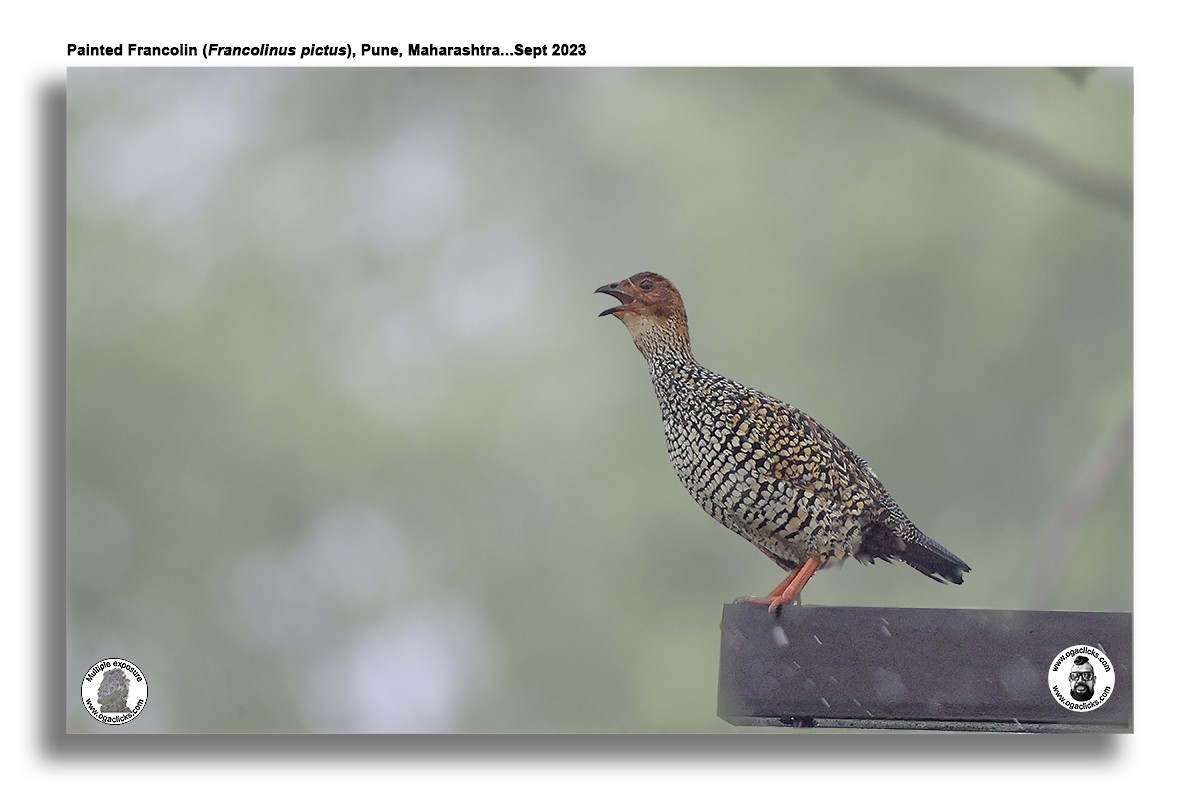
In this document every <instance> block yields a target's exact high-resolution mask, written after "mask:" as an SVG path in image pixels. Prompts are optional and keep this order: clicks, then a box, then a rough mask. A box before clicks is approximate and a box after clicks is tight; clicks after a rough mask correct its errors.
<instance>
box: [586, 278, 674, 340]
mask: <svg viewBox="0 0 1200 800" xmlns="http://www.w3.org/2000/svg"><path fill="white" fill-rule="evenodd" d="M596 291H597V292H598V293H603V294H607V295H609V296H611V297H613V298H615V299H616V300H618V301H620V303H621V304H620V305H619V306H614V307H613V308H609V309H605V310H604V311H601V312H600V316H602V317H603V316H607V315H609V314H612V315H613V316H614V317H616V318H617V319H619V320H621V322H623V323H624V324H625V327H626V328H628V329H629V333H630V335H632V336H633V343H634V344H635V345H637V348H638V350H641V351H642V354H643V355H646V356H649V355H650V354H651V353H652V352H658V351H661V350H663V349H664V348H666V349H671V350H679V351H681V352H682V354H684V355H688V356H690V355H691V348H690V345H689V342H688V327H687V312H685V311H684V310H683V298H681V297H680V296H679V290H678V289H676V288H675V284H673V283H671V282H670V281H669V280H667V279H666V278H664V277H663V276H662V275H658V274H656V273H653V272H639V273H638V274H637V275H634V276H632V277H629V278H626V279H625V280H623V281H618V282H617V283H608V284H605V285H604V286H601V287H600V288H599V289H597V290H596Z"/></svg>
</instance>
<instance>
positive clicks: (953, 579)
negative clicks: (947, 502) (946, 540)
mask: <svg viewBox="0 0 1200 800" xmlns="http://www.w3.org/2000/svg"><path fill="white" fill-rule="evenodd" d="M899 540H900V541H901V542H902V543H903V546H902V547H899V548H897V549H896V550H895V557H896V558H897V559H899V560H900V561H903V562H904V563H905V564H908V565H909V566H910V567H912V568H913V569H915V570H917V571H919V572H922V573H924V574H925V575H928V576H929V577H931V578H933V579H934V580H935V581H941V582H942V583H962V582H963V573H964V572H970V571H971V568H970V567H968V566H967V562H965V561H963V560H962V559H961V558H959V557H958V556H956V555H954V553H951V552H950V551H949V550H947V549H946V548H944V547H942V546H941V545H940V544H938V543H937V542H935V541H934V540H933V539H930V538H929V537H928V536H926V535H925V534H923V533H921V531H920V530H918V529H917V527H916V526H915V525H912V524H911V523H910V527H909V530H907V531H905V532H904V533H902V534H901V535H900V536H899Z"/></svg>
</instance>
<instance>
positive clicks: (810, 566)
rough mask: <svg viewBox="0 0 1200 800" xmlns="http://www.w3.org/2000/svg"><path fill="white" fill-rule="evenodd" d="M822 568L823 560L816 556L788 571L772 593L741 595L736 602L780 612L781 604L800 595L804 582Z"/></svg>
mask: <svg viewBox="0 0 1200 800" xmlns="http://www.w3.org/2000/svg"><path fill="white" fill-rule="evenodd" d="M820 568H821V561H820V559H818V558H817V557H816V556H813V557H812V558H810V559H808V560H807V561H805V562H804V563H803V564H801V565H800V566H798V567H796V568H795V569H794V570H792V571H791V572H789V573H788V576H787V577H786V578H784V579H783V580H782V581H781V582H780V583H779V585H778V586H776V587H775V588H774V589H772V590H771V593H770V594H768V595H767V596H766V597H739V598H738V599H737V600H734V601H733V602H735V603H758V604H760V605H765V606H766V607H767V611H768V612H769V613H771V614H778V613H779V609H780V607H781V606H783V605H785V604H787V603H790V602H792V601H793V600H795V599H796V598H797V597H799V596H800V590H801V589H803V588H804V584H806V583H808V579H809V578H811V577H812V576H813V575H814V574H815V573H816V571H817V570H818V569H820Z"/></svg>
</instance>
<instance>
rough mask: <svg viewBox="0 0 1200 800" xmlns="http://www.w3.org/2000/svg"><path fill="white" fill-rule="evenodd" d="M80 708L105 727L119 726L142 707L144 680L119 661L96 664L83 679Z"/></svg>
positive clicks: (144, 705) (140, 673) (124, 662)
mask: <svg viewBox="0 0 1200 800" xmlns="http://www.w3.org/2000/svg"><path fill="white" fill-rule="evenodd" d="M82 693H83V707H84V708H86V709H87V710H88V713H89V714H91V715H92V716H93V717H95V718H96V719H98V720H100V721H101V722H103V723H104V724H105V725H123V724H124V723H126V722H129V720H131V719H133V718H134V717H136V716H137V715H138V714H140V713H142V709H143V708H145V707H146V677H145V676H144V675H142V671H141V670H140V669H138V668H137V667H136V666H134V665H133V663H132V662H129V661H126V660H125V659H123V658H106V659H104V660H103V661H98V662H96V664H95V665H94V666H93V667H92V668H91V669H89V670H88V671H87V674H86V675H84V676H83V688H82Z"/></svg>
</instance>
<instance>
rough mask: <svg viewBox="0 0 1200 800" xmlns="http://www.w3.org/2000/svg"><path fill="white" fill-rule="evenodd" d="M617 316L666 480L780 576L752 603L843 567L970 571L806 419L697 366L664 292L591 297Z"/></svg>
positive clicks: (952, 575)
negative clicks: (608, 303)
mask: <svg viewBox="0 0 1200 800" xmlns="http://www.w3.org/2000/svg"><path fill="white" fill-rule="evenodd" d="M596 292H597V293H601V294H606V295H609V296H610V297H612V298H613V299H615V300H617V301H618V303H619V305H617V306H615V307H613V308H608V309H605V310H604V311H602V312H600V316H601V317H605V316H613V317H616V318H617V319H618V320H620V321H621V322H622V323H624V325H625V327H626V328H627V329H628V331H629V333H630V335H631V336H632V337H633V343H634V345H635V346H636V347H637V349H638V350H639V351H640V352H641V354H642V356H643V357H644V358H645V359H646V363H647V365H648V366H649V368H650V381H651V383H652V384H653V386H654V393H655V395H656V397H657V399H658V407H659V411H660V412H661V414H662V423H663V429H664V432H665V433H666V440H667V454H668V456H669V457H670V460H671V465H672V466H673V467H674V469H675V474H676V475H677V476H678V477H679V480H680V481H681V482H682V483H683V485H684V487H685V488H686V489H687V491H688V493H689V494H690V495H691V496H692V498H693V499H695V501H696V502H697V503H699V504H700V507H701V508H703V509H704V510H705V511H706V512H707V513H708V514H709V516H711V517H712V518H713V519H715V520H716V521H717V522H719V523H721V524H722V525H724V526H725V527H726V528H729V529H730V530H732V531H733V532H734V533H737V534H738V535H740V536H741V537H742V538H744V539H746V540H747V541H749V542H750V543H751V544H753V545H754V546H755V547H757V548H758V549H759V550H760V551H762V552H763V553H764V554H765V555H766V556H767V557H768V558H770V559H771V560H772V561H774V562H775V563H776V564H777V565H778V566H780V567H782V568H783V569H785V570H787V571H788V574H787V577H785V578H784V579H783V580H782V581H781V582H780V583H779V585H778V586H776V587H775V588H774V589H772V590H771V591H770V592H769V593H768V594H767V595H766V596H764V597H741V598H738V600H737V602H747V603H760V604H764V605H766V606H767V608H768V611H770V612H772V613H778V612H779V609H780V608H781V607H782V606H783V605H785V604H788V603H791V602H793V601H794V600H795V599H796V598H797V597H798V595H799V594H800V591H801V589H803V588H804V586H805V584H806V583H807V582H808V580H809V579H810V578H811V577H812V576H813V575H814V574H815V573H816V572H817V570H819V569H821V568H823V567H825V566H827V565H829V564H832V563H839V562H841V561H843V560H844V559H846V558H847V557H850V556H853V557H855V558H856V559H857V560H859V561H860V562H863V563H866V564H871V563H874V561H875V559H879V560H881V561H885V562H888V561H899V562H903V563H905V564H908V565H909V566H911V567H913V568H914V569H916V570H918V571H919V572H921V573H923V574H925V575H927V576H929V577H930V578H933V579H934V580H936V581H940V582H942V583H954V584H961V583H962V582H963V573H966V572H970V570H971V568H970V567H969V566H967V564H966V562H964V561H963V560H962V559H960V558H959V557H958V556H956V555H954V554H953V553H951V552H950V551H949V550H947V549H946V548H945V547H943V546H942V545H940V544H938V543H937V542H936V541H934V540H933V539H931V538H930V537H928V536H926V535H925V534H924V533H922V532H921V530H920V529H919V528H918V527H917V526H916V525H915V524H914V523H913V522H912V520H910V519H909V518H908V515H906V514H905V513H904V511H902V510H901V508H900V506H899V504H897V502H896V501H895V500H894V499H893V498H892V496H891V495H890V494H889V493H888V491H887V489H885V488H884V486H883V483H882V482H881V481H880V480H879V477H878V476H877V475H876V474H875V471H874V470H873V469H871V467H870V466H869V465H868V464H867V462H866V461H865V460H864V459H863V458H861V457H860V456H859V455H858V454H857V453H855V452H854V451H853V450H851V449H850V448H849V447H848V446H847V445H846V444H845V443H844V442H843V441H842V440H841V439H839V438H838V437H837V436H836V435H834V434H833V432H832V431H830V430H829V429H828V428H826V427H825V426H824V425H822V424H821V423H819V422H817V421H816V420H815V419H813V418H812V417H811V416H809V415H808V414H806V413H805V412H803V411H801V410H799V409H798V408H796V407H794V406H792V405H789V404H788V403H785V402H783V401H782V400H778V399H776V398H774V397H772V396H771V395H768V394H765V393H764V392H760V391H758V390H757V389H752V388H750V387H747V386H744V385H742V384H740V383H737V382H736V381H733V380H730V379H729V378H726V377H725V376H723V375H721V374H719V373H716V372H713V371H712V370H710V369H707V368H705V367H703V366H701V365H700V364H699V363H698V362H697V361H696V359H695V357H694V356H693V355H692V345H691V338H690V335H689V332H688V320H687V312H686V311H685V309H684V305H683V299H682V297H681V296H680V294H679V290H678V289H676V288H675V284H673V283H672V282H671V281H669V280H668V279H667V278H665V277H663V276H662V275H659V274H657V273H654V272H639V273H637V274H636V275H633V276H631V277H629V278H626V279H625V280H622V281H618V282H616V283H608V284H605V285H603V286H601V287H600V288H598V289H596Z"/></svg>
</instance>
